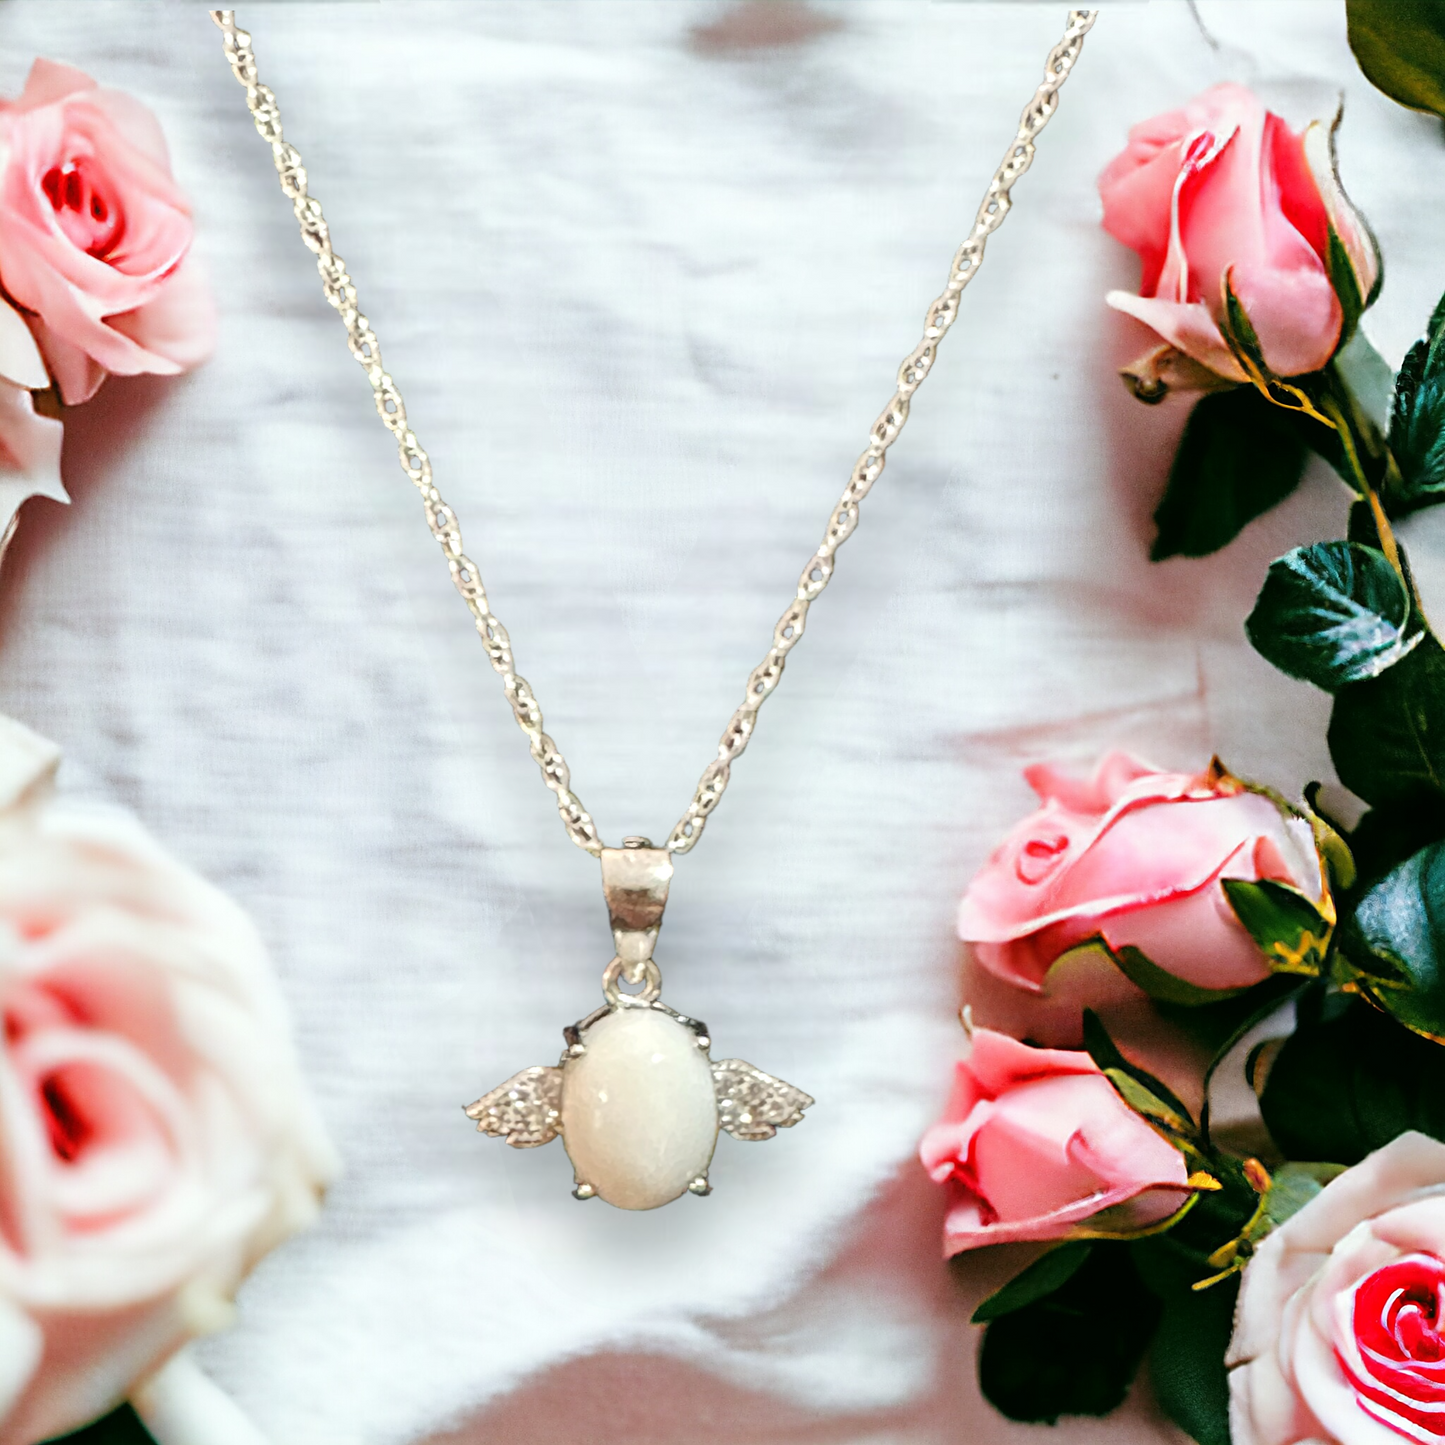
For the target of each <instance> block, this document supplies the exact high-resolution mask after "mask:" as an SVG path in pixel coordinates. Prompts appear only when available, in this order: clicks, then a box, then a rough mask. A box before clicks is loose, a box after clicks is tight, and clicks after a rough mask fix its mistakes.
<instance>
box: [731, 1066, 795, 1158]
mask: <svg viewBox="0 0 1445 1445" xmlns="http://www.w3.org/2000/svg"><path fill="white" fill-rule="evenodd" d="M712 1077H713V1084H714V1085H715V1086H716V1088H717V1116H718V1123H719V1124H720V1125H722V1127H723V1128H724V1129H726V1130H727V1131H728V1133H729V1134H731V1135H732V1136H733V1138H734V1139H771V1138H772V1137H773V1135H774V1134H776V1133H777V1132H778V1130H779V1129H791V1128H792V1127H793V1125H794V1124H796V1123H797V1122H798V1120H799V1119H801V1118H802V1117H803V1110H804V1109H806V1108H807V1107H808V1106H809V1105H810V1104H811V1103H812V1102H813V1100H812V1099H811V1098H810V1097H809V1096H808V1095H807V1094H805V1093H804V1092H803V1091H802V1090H801V1089H795V1088H794V1087H793V1086H792V1085H791V1084H788V1083H784V1082H783V1080H782V1079H775V1078H774V1077H773V1076H772V1075H771V1074H765V1073H764V1072H763V1071H762V1070H761V1069H757V1068H754V1067H753V1066H752V1064H750V1063H748V1062H747V1061H746V1060H745V1059H719V1060H718V1061H717V1062H716V1063H714V1064H713V1066H712Z"/></svg>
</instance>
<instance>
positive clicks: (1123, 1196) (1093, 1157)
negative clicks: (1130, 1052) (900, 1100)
mask: <svg viewBox="0 0 1445 1445" xmlns="http://www.w3.org/2000/svg"><path fill="white" fill-rule="evenodd" d="M956 1069H957V1071H956V1073H955V1076H954V1083H953V1093H952V1095H951V1096H950V1098H949V1101H948V1106H947V1107H946V1108H945V1109H944V1111H943V1117H942V1119H940V1120H939V1122H938V1123H936V1124H935V1125H933V1127H932V1128H931V1129H929V1131H928V1132H927V1133H926V1134H925V1135H924V1136H923V1143H922V1144H921V1145H920V1146H919V1151H918V1153H919V1158H920V1159H921V1160H922V1161H923V1167H924V1168H925V1169H926V1170H927V1171H928V1174H929V1177H930V1178H931V1179H932V1180H933V1181H934V1182H935V1183H937V1184H948V1185H949V1186H950V1188H951V1189H952V1195H953V1199H952V1204H951V1205H950V1207H949V1211H948V1217H947V1219H946V1221H945V1223H944V1227H943V1253H944V1257H945V1258H947V1257H948V1256H949V1255H954V1254H959V1253H961V1252H962V1251H963V1250H966V1249H977V1248H979V1247H980V1246H981V1245H985V1244H1003V1243H1006V1242H1009V1241H1012V1240H1025V1239H1066V1238H1068V1237H1069V1235H1071V1234H1073V1233H1074V1232H1075V1231H1076V1230H1078V1229H1079V1228H1080V1227H1081V1226H1083V1225H1084V1224H1085V1221H1088V1220H1093V1219H1094V1217H1095V1216H1096V1215H1099V1214H1101V1213H1102V1211H1105V1210H1107V1211H1109V1214H1108V1216H1107V1220H1106V1221H1095V1223H1096V1226H1097V1225H1099V1224H1102V1223H1104V1222H1106V1223H1107V1227H1108V1228H1109V1229H1110V1230H1111V1231H1115V1232H1118V1231H1127V1230H1132V1229H1140V1228H1145V1227H1147V1226H1148V1225H1150V1224H1155V1223H1157V1222H1158V1221H1159V1220H1161V1219H1165V1218H1167V1217H1168V1216H1169V1215H1171V1214H1173V1213H1174V1212H1175V1210H1177V1209H1178V1208H1179V1207H1180V1206H1181V1205H1182V1204H1183V1203H1184V1201H1185V1199H1186V1198H1187V1197H1188V1184H1187V1181H1188V1177H1189V1174H1188V1170H1187V1169H1186V1168H1185V1165H1184V1156H1183V1155H1182V1154H1181V1153H1180V1152H1179V1151H1178V1150H1177V1149H1175V1148H1174V1146H1173V1145H1172V1144H1170V1143H1169V1142H1168V1141H1167V1140H1166V1139H1164V1138H1163V1137H1161V1136H1160V1135H1159V1134H1157V1133H1156V1132H1155V1131H1154V1129H1153V1128H1152V1127H1151V1126H1150V1125H1149V1124H1147V1123H1146V1122H1145V1121H1144V1119H1143V1118H1142V1117H1141V1116H1140V1115H1138V1114H1136V1113H1135V1112H1134V1111H1133V1110H1132V1109H1131V1108H1130V1107H1129V1106H1128V1105H1127V1104H1126V1103H1125V1102H1124V1101H1123V1100H1122V1099H1121V1098H1120V1097H1119V1095H1118V1093H1117V1092H1116V1091H1115V1089H1114V1086H1113V1085H1112V1084H1111V1083H1110V1082H1109V1081H1108V1079H1107V1078H1105V1077H1104V1075H1103V1073H1102V1072H1101V1071H1100V1069H1099V1067H1098V1065H1097V1064H1095V1063H1094V1061H1093V1060H1092V1059H1091V1058H1090V1057H1089V1056H1088V1054H1086V1053H1083V1052H1081V1051H1076V1050H1073V1049H1035V1048H1030V1047H1029V1046H1028V1045H1027V1044H1021V1043H1019V1042H1018V1041H1017V1040H1016V1039H1011V1038H1010V1037H1009V1036H1008V1035H1007V1034H1000V1033H995V1032H994V1031H993V1030H992V1029H974V1031H973V1035H972V1040H971V1047H970V1051H969V1055H968V1057H967V1058H966V1059H964V1060H962V1061H961V1062H960V1063H959V1064H958V1065H957V1066H956Z"/></svg>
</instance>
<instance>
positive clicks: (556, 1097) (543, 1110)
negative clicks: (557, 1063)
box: [466, 1065, 562, 1149]
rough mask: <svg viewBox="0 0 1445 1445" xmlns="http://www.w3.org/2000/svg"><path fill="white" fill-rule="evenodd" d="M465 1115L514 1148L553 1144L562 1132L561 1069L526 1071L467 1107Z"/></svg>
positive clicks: (484, 1131) (514, 1075)
mask: <svg viewBox="0 0 1445 1445" xmlns="http://www.w3.org/2000/svg"><path fill="white" fill-rule="evenodd" d="M466 1112H467V1118H469V1119H475V1120H476V1121H477V1129H478V1130H479V1131H480V1132H481V1133H483V1134H490V1135H491V1136H492V1137H493V1138H494V1139H505V1140H506V1141H507V1143H508V1144H510V1145H511V1146H512V1148H514V1149H534V1148H536V1146H537V1145H538V1144H547V1143H550V1142H551V1141H552V1140H553V1139H555V1138H556V1137H557V1135H558V1134H559V1133H561V1131H562V1070H561V1069H558V1068H551V1067H548V1066H546V1065H538V1066H537V1067H535V1068H531V1069H523V1070H522V1072H521V1073H520V1074H513V1075H512V1077H511V1078H510V1079H508V1080H507V1082H506V1083H505V1084H499V1085H498V1086H497V1087H496V1088H495V1089H493V1090H492V1092H491V1093H490V1094H483V1095H482V1097H481V1098H480V1099H478V1100H477V1102H476V1103H475V1104H468V1105H467V1111H466Z"/></svg>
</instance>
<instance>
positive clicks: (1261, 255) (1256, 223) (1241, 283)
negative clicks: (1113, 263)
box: [1099, 84, 1380, 381]
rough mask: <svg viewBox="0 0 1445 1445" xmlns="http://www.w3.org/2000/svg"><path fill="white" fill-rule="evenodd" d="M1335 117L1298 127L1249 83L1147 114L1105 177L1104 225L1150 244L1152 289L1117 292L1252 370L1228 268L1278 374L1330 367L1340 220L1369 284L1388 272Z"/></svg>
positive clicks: (1144, 317)
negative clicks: (1236, 349) (1231, 322)
mask: <svg viewBox="0 0 1445 1445" xmlns="http://www.w3.org/2000/svg"><path fill="white" fill-rule="evenodd" d="M1331 130H1332V127H1331V126H1329V125H1326V124H1325V123H1324V122H1321V121H1315V122H1314V123H1313V124H1311V125H1310V126H1309V127H1308V128H1307V129H1306V130H1305V131H1304V132H1303V133H1300V134H1297V133H1296V132H1294V131H1292V130H1290V128H1289V127H1288V126H1287V125H1286V124H1285V122H1284V121H1283V120H1281V119H1280V117H1279V116H1277V115H1275V114H1274V113H1273V112H1271V111H1267V110H1266V109H1265V108H1264V106H1263V104H1262V103H1261V102H1260V100H1259V99H1258V98H1257V97H1256V96H1255V95H1254V94H1253V93H1252V92H1250V91H1249V90H1246V89H1245V87H1244V86H1242V85H1233V84H1226V85H1216V86H1214V87H1213V89H1211V90H1206V91H1205V92H1204V94H1203V95H1200V96H1197V97H1196V98H1195V99H1194V100H1192V101H1190V102H1189V104H1188V105H1186V106H1185V107H1184V108H1183V109H1182V110H1175V111H1170V112H1168V113H1167V114H1165V115H1159V116H1155V117H1154V118H1153V119H1152V120H1146V121H1143V122H1142V123H1140V124H1139V125H1136V126H1135V127H1134V128H1133V129H1132V130H1131V131H1130V132H1129V144H1128V145H1127V146H1126V147H1125V148H1124V150H1123V152H1122V153H1121V154H1119V155H1118V156H1116V157H1115V158H1114V159H1113V160H1112V161H1111V162H1110V163H1109V164H1108V166H1107V167H1105V169H1104V172H1103V174H1102V175H1101V176H1100V177H1099V195H1100V197H1101V198H1102V199H1103V202H1104V229H1105V230H1106V231H1108V232H1109V234H1110V235H1111V236H1114V237H1115V238H1116V239H1118V240H1120V241H1122V242H1123V243H1124V244H1125V245H1126V246H1128V247H1129V248H1130V249H1131V250H1134V251H1137V252H1138V253H1139V259H1140V261H1141V262H1142V264H1143V272H1142V275H1141V276H1140V280H1139V294H1138V295H1137V296H1133V295H1130V294H1129V293H1128V292H1127V291H1111V292H1109V294H1108V296H1107V298H1106V299H1107V301H1108V303H1109V305H1110V306H1113V307H1115V308H1116V309H1118V310H1120V311H1125V312H1128V314H1129V315H1131V316H1136V317H1138V319H1139V320H1140V321H1142V322H1144V324H1145V325H1146V326H1149V327H1151V328H1152V329H1153V330H1155V331H1157V332H1158V333H1159V335H1160V336H1161V337H1162V338H1163V339H1164V340H1165V341H1166V342H1167V343H1169V344H1170V345H1171V346H1174V347H1176V348H1177V349H1178V350H1179V351H1181V352H1183V353H1184V354H1185V355H1186V356H1188V357H1191V358H1192V359H1193V360H1194V361H1197V362H1199V363H1200V364H1202V365H1203V366H1205V367H1206V368H1208V370H1209V371H1212V372H1215V373H1217V374H1218V375H1220V376H1224V377H1228V378H1230V379H1232V380H1234V381H1245V380H1247V379H1248V378H1247V377H1246V375H1245V373H1244V371H1243V370H1242V369H1241V367H1240V366H1239V363H1238V362H1237V361H1236V360H1235V358H1234V356H1233V354H1232V353H1231V351H1230V349H1229V347H1228V345H1227V344H1226V343H1225V340H1224V337H1223V335H1222V334H1221V332H1220V329H1219V324H1218V323H1219V321H1220V318H1221V316H1222V315H1223V311H1224V279H1225V275H1226V273H1228V274H1229V277H1230V281H1231V285H1232V286H1233V288H1234V292H1235V294H1236V295H1237V296H1238V298H1239V300H1240V302H1241V303H1242V305H1243V307H1244V310H1245V312H1246V314H1247V315H1248V316H1249V319H1250V321H1251V323H1252V324H1253V326H1254V330H1255V332H1256V334H1257V335H1258V337H1259V340H1260V344H1261V347H1262V349H1263V352H1264V358H1265V361H1266V363H1267V364H1268V365H1269V367H1270V368H1271V369H1272V370H1273V371H1274V372H1275V373H1276V374H1277V375H1279V376H1298V375H1301V374H1303V373H1305V372H1311V371H1319V370H1320V369H1321V368H1322V367H1323V366H1324V365H1325V363H1326V362H1328V361H1329V359H1330V358H1331V357H1332V356H1333V355H1334V353H1335V350H1336V348H1337V346H1338V345H1339V342H1340V339H1341V328H1342V324H1343V320H1344V313H1343V312H1342V310H1341V306H1340V300H1339V297H1337V295H1336V292H1335V285H1334V284H1332V282H1331V276H1330V264H1329V255H1330V235H1331V232H1332V231H1333V233H1334V235H1335V237H1336V239H1337V240H1338V241H1339V243H1340V246H1341V248H1342V250H1343V253H1344V257H1345V259H1346V262H1347V266H1348V270H1349V274H1350V278H1351V280H1352V283H1353V286H1354V289H1355V290H1356V292H1357V293H1358V295H1357V298H1356V299H1355V300H1354V302H1353V305H1354V306H1355V307H1358V306H1360V305H1363V304H1365V303H1367V302H1368V301H1369V299H1370V298H1371V293H1372V292H1373V291H1374V288H1375V284H1376V282H1377V280H1378V278H1379V274H1380V262H1379V256H1378V253H1377V251H1376V248H1375V243H1374V239H1373V237H1372V236H1371V235H1370V232H1369V229H1368V227H1367V226H1366V225H1365V223H1364V221H1363V220H1362V219H1361V218H1360V216H1359V215H1358V213H1357V212H1356V211H1355V210H1354V208H1353V207H1352V206H1351V205H1350V203H1349V200H1348V199H1347V198H1346V196H1345V194H1344V192H1343V190H1342V189H1341V188H1340V184H1339V179H1338V176H1337V175H1336V172H1335V165H1334V155H1333V146H1332V141H1331Z"/></svg>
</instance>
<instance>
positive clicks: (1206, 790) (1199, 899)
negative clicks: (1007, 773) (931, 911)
mask: <svg viewBox="0 0 1445 1445" xmlns="http://www.w3.org/2000/svg"><path fill="white" fill-rule="evenodd" d="M1024 776H1025V777H1026V778H1027V779H1028V781H1029V785H1030V786H1031V787H1032V788H1033V790H1034V791H1035V792H1036V793H1037V794H1038V795H1039V801H1040V803H1042V804H1043V806H1042V807H1041V808H1040V809H1039V810H1038V812H1036V813H1033V814H1031V815H1030V816H1029V817H1027V818H1025V819H1024V821H1023V822H1022V823H1020V824H1019V825H1018V827H1016V828H1015V829H1014V830H1013V832H1012V833H1010V834H1009V835H1008V837H1007V838H1005V839H1004V841H1003V842H1002V843H1001V844H1000V845H999V847H998V848H997V849H996V850H995V851H994V853H993V856H992V857H991V858H990V859H989V860H988V862H987V863H986V864H985V865H984V867H983V868H982V869H981V870H980V872H979V874H978V876H977V877H976V878H974V880H973V882H972V883H970V884H969V886H968V891H967V892H966V893H965V894H964V896H963V902H962V904H961V905H960V906H959V911H958V934H959V937H960V938H962V939H963V940H964V941H965V942H967V943H972V944H973V945H974V953H975V956H976V957H977V959H978V961H979V963H980V964H982V965H983V967H984V968H986V969H988V970H989V972H991V973H994V974H997V975H998V976H999V977H1000V978H1002V979H1006V980H1007V981H1008V982H1010V983H1013V984H1017V985H1018V986H1019V987H1020V988H1026V989H1030V990H1032V991H1033V992H1035V993H1040V992H1042V991H1043V985H1044V978H1045V976H1046V975H1047V974H1048V971H1049V969H1050V967H1051V966H1052V965H1053V963H1054V961H1055V960H1056V959H1058V958H1059V957H1060V956H1061V955H1062V954H1064V953H1067V952H1068V951H1069V949H1071V948H1075V947H1077V946H1078V945H1079V944H1080V943H1083V942H1084V941H1085V940H1087V939H1090V938H1096V937H1102V938H1103V939H1104V941H1105V942H1106V943H1108V945H1109V946H1110V947H1111V948H1113V949H1116V950H1117V949H1121V948H1124V947H1130V946H1132V947H1134V948H1137V949H1139V950H1141V951H1142V952H1143V953H1145V954H1146V955H1147V956H1148V957H1149V958H1150V959H1151V960H1152V961H1153V962H1154V963H1156V964H1157V965H1158V966H1159V967H1160V968H1162V969H1164V970H1166V971H1167V972H1168V973H1172V974H1173V975H1174V976H1175V977H1176V978H1181V979H1183V980H1184V981H1185V982H1187V983H1192V984H1195V985H1197V986H1199V987H1201V988H1210V989H1226V988H1243V987H1247V986H1248V985H1250V984H1253V983H1258V982H1259V981H1260V980H1261V979H1263V978H1265V977H1267V976H1268V974H1269V967H1268V965H1267V964H1266V962H1265V958H1264V955H1263V954H1262V953H1261V952H1260V950H1259V949H1258V948H1257V947H1256V946H1255V943H1254V940H1253V939H1252V938H1251V937H1250V936H1249V934H1248V933H1247V932H1246V931H1245V929H1244V927H1243V925H1242V924H1241V923H1240V922H1239V920H1238V919H1237V918H1236V917H1235V915H1234V911H1233V909H1232V908H1231V907H1230V905H1229V900H1228V898H1227V897H1226V896H1225V893H1224V890H1223V889H1222V888H1221V887H1220V886H1219V883H1220V880H1221V879H1223V878H1245V879H1250V880H1257V879H1260V878H1272V879H1275V880H1278V881H1279V882H1282V883H1288V884H1292V885H1293V886H1295V887H1296V888H1299V889H1300V890H1301V891H1302V892H1305V893H1307V894H1309V896H1310V897H1312V898H1318V897H1319V896H1320V894H1321V880H1320V870H1319V864H1318V861H1317V859H1316V855H1315V851H1314V845H1313V842H1312V839H1311V836H1310V830H1309V825H1308V824H1307V823H1306V822H1305V820H1304V819H1302V818H1285V817H1284V816H1282V815H1281V813H1280V810H1279V809H1278V808H1277V807H1275V805H1274V804H1273V803H1272V802H1270V801H1269V799H1268V798H1265V797H1261V796H1260V795H1259V794H1257V793H1251V792H1248V791H1246V790H1244V788H1243V787H1242V785H1241V784H1240V783H1239V782H1238V781H1237V780H1235V779H1233V778H1228V777H1224V778H1219V779H1215V778H1213V776H1212V775H1211V774H1207V773H1206V774H1201V775H1198V776H1192V775H1190V774H1188V773H1162V772H1156V771H1154V770H1153V769H1152V768H1149V767H1147V766H1145V764H1143V763H1140V762H1137V761H1136V760H1135V759H1133V758H1131V757H1129V756H1128V754H1126V753H1111V754H1110V755H1109V756H1108V757H1106V758H1105V759H1104V760H1103V762H1102V763H1100V764H1099V768H1098V771H1097V772H1096V773H1095V775H1094V778H1093V780H1092V781H1091V782H1083V781H1081V780H1080V779H1078V778H1073V777H1070V776H1069V775H1067V774H1065V773H1062V772H1060V771H1058V770H1057V769H1056V768H1053V767H1050V766H1047V765H1039V766H1036V767H1032V768H1028V769H1026V770H1025V772H1024Z"/></svg>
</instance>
